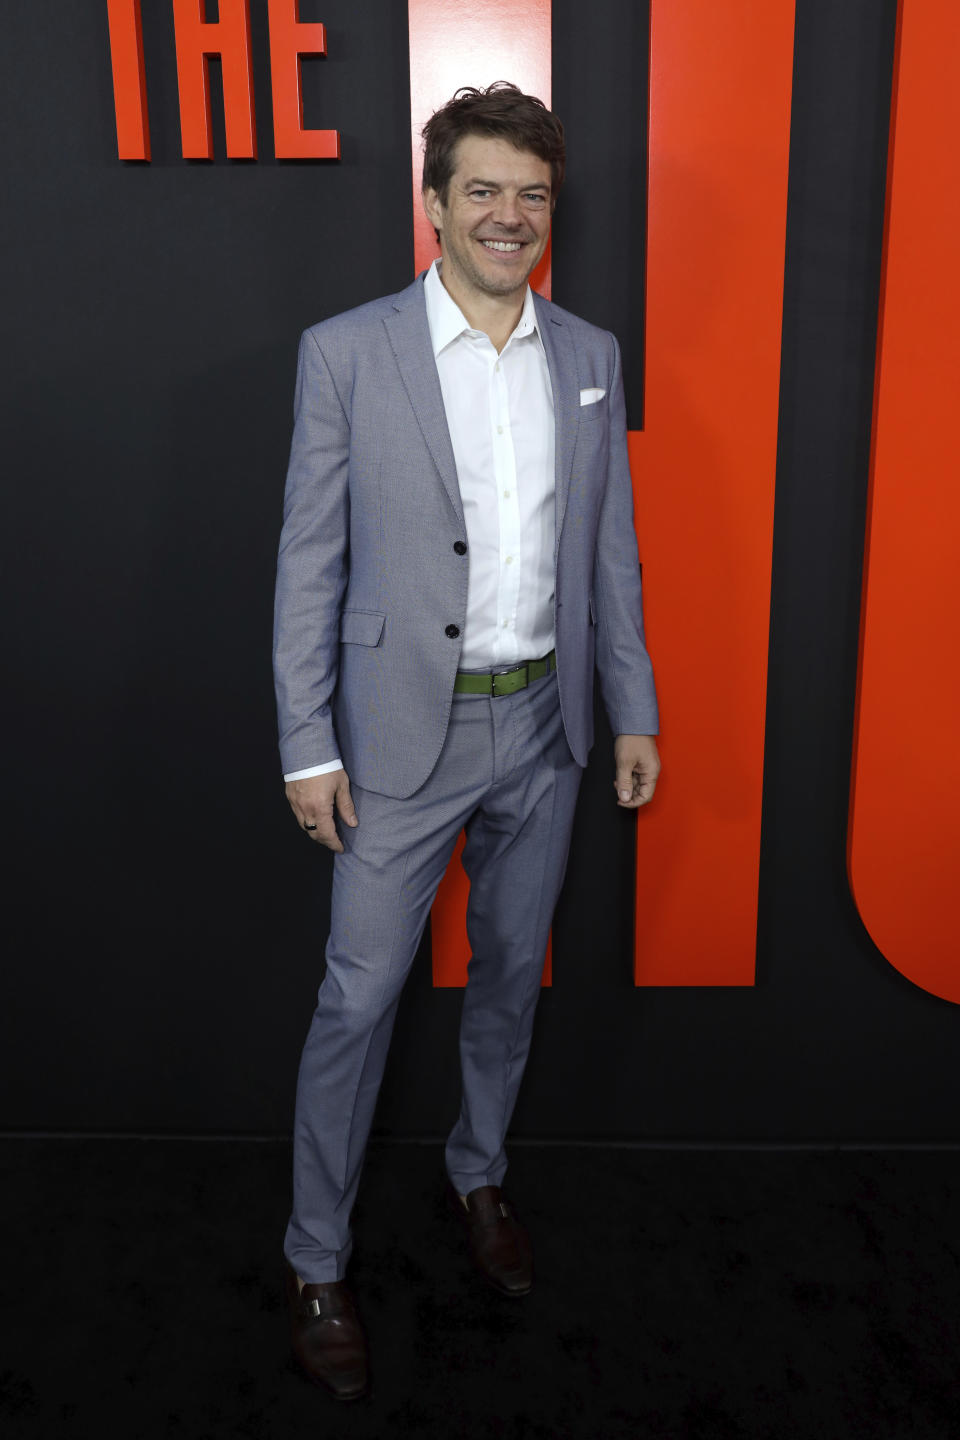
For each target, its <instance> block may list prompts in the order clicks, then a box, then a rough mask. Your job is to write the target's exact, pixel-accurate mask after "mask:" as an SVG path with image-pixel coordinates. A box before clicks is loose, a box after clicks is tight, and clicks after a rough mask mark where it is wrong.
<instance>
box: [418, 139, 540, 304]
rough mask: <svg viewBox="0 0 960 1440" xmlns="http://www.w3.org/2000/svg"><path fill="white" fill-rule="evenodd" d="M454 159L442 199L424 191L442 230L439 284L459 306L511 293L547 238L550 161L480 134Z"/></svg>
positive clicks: (426, 205) (524, 279)
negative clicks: (447, 186)
mask: <svg viewBox="0 0 960 1440" xmlns="http://www.w3.org/2000/svg"><path fill="white" fill-rule="evenodd" d="M455 160H456V163H455V165H454V171H453V175H452V176H451V179H450V185H449V188H448V191H447V198H446V203H445V204H441V201H440V197H439V196H438V194H437V192H436V191H435V190H433V189H428V190H425V191H424V194H423V206H424V209H425V210H426V212H427V217H428V219H429V220H430V223H431V224H432V225H433V226H435V227H436V229H437V230H439V232H440V252H441V254H442V256H443V283H444V285H445V286H446V288H447V290H448V291H449V292H450V293H451V295H452V296H453V298H454V299H455V300H457V301H458V303H460V305H461V308H463V304H464V302H466V303H467V305H469V303H470V301H471V300H474V301H477V300H480V299H481V297H483V298H485V299H494V298H506V297H509V296H516V295H517V294H520V293H522V291H523V289H524V287H525V286H526V283H527V278H528V276H529V275H530V272H531V271H532V270H533V269H534V267H535V266H536V264H537V262H538V261H539V259H540V257H541V256H542V255H543V252H544V250H545V249H546V248H547V241H548V239H549V238H550V216H551V208H552V207H551V192H550V181H551V174H550V166H549V164H548V163H547V161H546V160H541V159H540V158H539V157H538V156H536V155H534V154H532V153H531V152H530V151H529V150H516V149H515V148H514V147H513V146H512V145H511V144H510V143H509V142H508V141H507V140H496V139H493V138H491V137H489V136H485V135H466V136H464V138H463V139H462V140H461V141H459V143H458V145H457V149H456V154H455Z"/></svg>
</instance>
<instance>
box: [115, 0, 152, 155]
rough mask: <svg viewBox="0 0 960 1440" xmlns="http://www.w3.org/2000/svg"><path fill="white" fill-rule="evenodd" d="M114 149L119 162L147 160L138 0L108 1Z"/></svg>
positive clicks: (146, 127)
mask: <svg viewBox="0 0 960 1440" xmlns="http://www.w3.org/2000/svg"><path fill="white" fill-rule="evenodd" d="M107 21H108V23H109V25H110V58H111V61H112V62H113V101H114V106H115V108H116V112H117V149H118V151H119V152H120V159H121V160H149V159H150V121H149V119H148V118H147V78H146V74H145V72H144V68H143V30H142V26H141V23H140V0H107Z"/></svg>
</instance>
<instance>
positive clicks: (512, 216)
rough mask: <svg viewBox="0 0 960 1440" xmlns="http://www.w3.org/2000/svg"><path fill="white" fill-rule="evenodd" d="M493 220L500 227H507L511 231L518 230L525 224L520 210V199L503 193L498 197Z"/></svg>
mask: <svg viewBox="0 0 960 1440" xmlns="http://www.w3.org/2000/svg"><path fill="white" fill-rule="evenodd" d="M493 218H494V220H496V221H497V223H498V224H500V225H506V226H508V227H509V228H510V229H516V227H517V226H518V225H522V224H523V215H522V213H521V210H520V198H519V196H517V195H508V194H506V193H505V192H503V191H501V192H500V194H499V195H498V196H497V204H496V208H495V210H494V212H493Z"/></svg>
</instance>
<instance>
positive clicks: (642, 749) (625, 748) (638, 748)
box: [613, 735, 660, 810]
mask: <svg viewBox="0 0 960 1440" xmlns="http://www.w3.org/2000/svg"><path fill="white" fill-rule="evenodd" d="M613 759H614V763H615V765H616V770H617V778H616V780H614V782H613V788H614V789H615V790H616V792H617V804H618V806H619V807H620V809H621V810H639V808H640V806H641V805H646V804H647V803H648V802H649V801H651V800H652V799H653V792H654V790H656V788H657V776H658V775H659V774H660V756H659V755H658V754H657V742H656V739H655V737H654V736H653V735H618V736H617V738H616V740H614V742H613Z"/></svg>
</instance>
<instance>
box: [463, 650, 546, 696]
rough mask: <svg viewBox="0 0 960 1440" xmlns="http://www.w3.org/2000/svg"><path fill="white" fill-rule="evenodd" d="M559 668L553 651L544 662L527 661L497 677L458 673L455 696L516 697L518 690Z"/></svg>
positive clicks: (544, 658) (502, 672)
mask: <svg viewBox="0 0 960 1440" xmlns="http://www.w3.org/2000/svg"><path fill="white" fill-rule="evenodd" d="M556 668H557V652H556V650H551V651H550V654H549V655H544V657H543V659H542V660H526V661H524V663H523V664H522V665H514V666H513V667H512V668H511V669H510V670H503V671H501V672H500V673H499V674H497V675H493V674H490V675H465V674H464V673H463V672H462V671H458V672H457V678H456V680H454V682H453V693H454V695H494V696H500V695H515V694H516V693H517V691H518V690H525V689H526V687H527V686H528V685H532V684H533V682H534V680H542V679H543V677H544V675H549V674H550V671H551V670H556Z"/></svg>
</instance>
